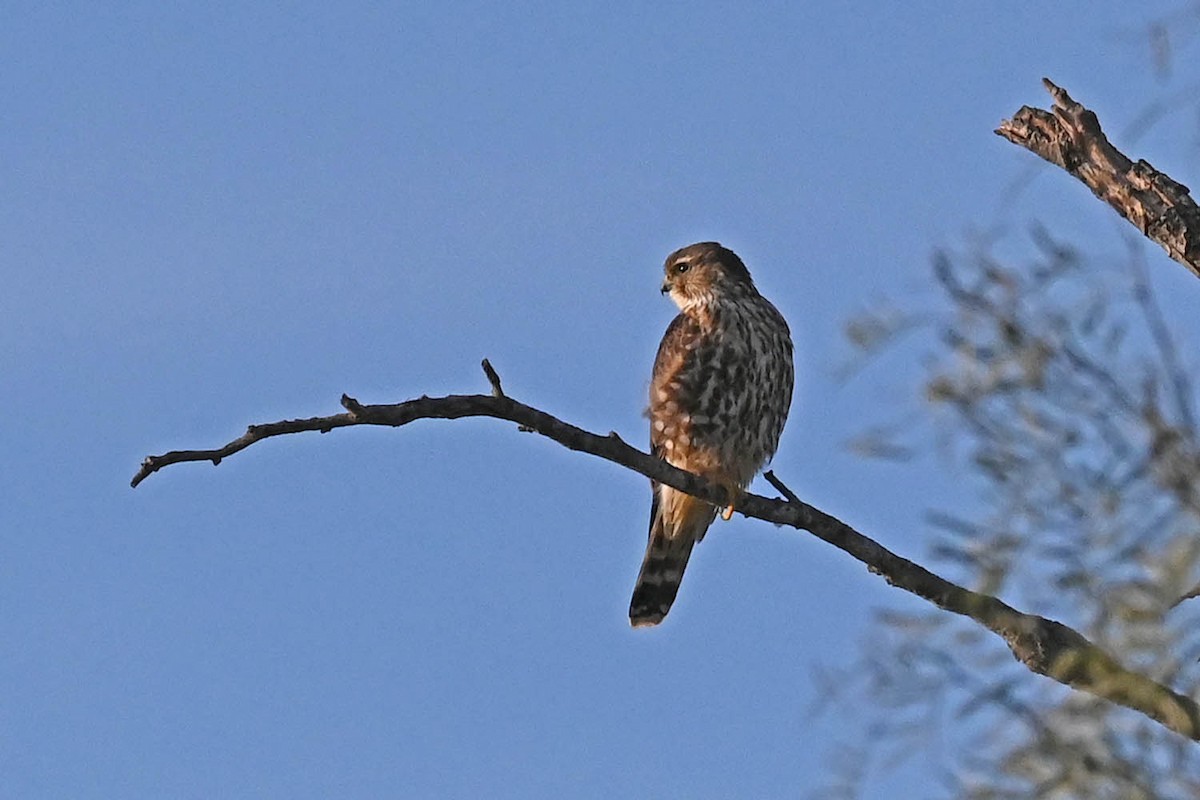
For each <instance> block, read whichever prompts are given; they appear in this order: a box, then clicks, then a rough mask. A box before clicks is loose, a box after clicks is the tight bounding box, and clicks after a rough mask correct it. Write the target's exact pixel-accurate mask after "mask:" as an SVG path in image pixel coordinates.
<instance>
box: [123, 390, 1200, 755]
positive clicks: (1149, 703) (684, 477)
mask: <svg viewBox="0 0 1200 800" xmlns="http://www.w3.org/2000/svg"><path fill="white" fill-rule="evenodd" d="M495 388H496V383H493V389H495ZM342 406H343V408H345V409H346V413H344V414H336V415H333V416H328V417H312V418H309V419H299V420H285V421H282V422H275V423H270V424H267V425H252V426H250V428H248V429H247V431H246V433H245V434H243V435H242V436H241V437H239V438H237V439H235V440H233V441H232V442H229V443H228V444H226V445H225V446H223V447H220V448H217V449H215V450H176V451H172V452H169V453H165V454H163V455H159V456H149V457H147V458H146V460H145V461H143V462H142V466H141V469H139V470H138V473H137V475H136V476H134V479H133V485H134V486H137V485H138V484H139V483H141V482H142V481H143V480H145V478H147V477H148V476H149V475H151V474H152V473H154V472H157V471H158V470H160V469H162V468H163V467H165V466H168V465H170V464H178V463H182V462H187V461H211V462H212V463H213V464H220V463H221V460H222V459H224V458H225V457H227V456H230V455H232V454H234V453H236V452H238V451H240V450H243V449H245V448H246V447H249V446H250V445H251V444H254V443H255V442H258V441H261V440H263V439H268V438H271V437H274V436H282V435H285V434H292V433H299V432H302V431H321V432H328V431H331V430H333V429H334V428H344V427H348V426H350V425H387V426H391V427H398V426H401V425H407V424H408V423H410V422H413V421H415V420H419V419H460V418H463V417H493V418H496V419H504V420H508V421H510V422H515V423H517V424H518V425H520V426H522V427H525V428H528V429H530V430H532V431H534V432H536V433H538V434H541V435H542V436H545V437H547V438H549V439H553V440H554V441H556V442H558V443H559V444H561V445H563V446H564V447H567V448H569V449H571V450H577V451H579V452H584V453H590V454H592V455H594V456H598V457H600V458H603V459H605V460H607V461H611V462H613V463H614V464H619V465H621V466H623V467H626V468H627V469H631V470H633V471H635V472H638V473H640V474H642V475H645V476H646V477H648V478H651V479H653V480H656V481H659V482H660V483H665V484H667V485H668V486H672V487H674V488H676V489H679V490H681V491H684V492H687V493H688V494H691V495H694V496H696V497H699V498H702V499H704V500H707V501H708V502H710V503H713V504H714V505H725V504H726V503H727V501H728V498H727V496H726V493H725V490H724V489H723V488H721V487H718V486H716V485H714V484H711V483H709V482H708V481H706V480H705V479H703V478H701V477H700V476H698V475H693V474H691V473H689V472H684V471H683V470H680V469H677V468H675V467H673V466H671V465H670V464H668V463H667V462H666V461H663V460H661V459H659V458H656V457H654V456H651V455H650V454H648V453H644V452H642V451H640V450H638V449H636V448H634V447H630V446H629V445H628V444H626V443H625V442H624V441H622V440H621V438H620V437H618V436H617V435H616V434H615V433H611V434H609V435H607V436H600V435H598V434H595V433H591V432H589V431H585V430H583V429H582V428H578V427H576V426H574V425H571V424H569V423H567V422H563V421H562V420H560V419H558V418H556V417H554V416H551V415H550V414H548V413H546V412H545V411H541V410H539V409H536V408H532V407H530V406H527V405H525V404H523V403H519V402H517V401H516V400H513V399H512V398H510V397H507V396H503V395H497V394H493V395H450V396H447V397H419V398H417V399H415V400H409V401H406V402H403V403H396V404H394V405H362V404H361V403H359V402H358V401H357V400H354V399H353V398H351V397H348V396H346V395H343V396H342ZM768 480H769V481H771V483H772V485H774V486H775V488H776V489H778V490H779V491H780V492H781V493H783V494H784V496H785V497H787V498H788V499H787V500H772V499H769V498H766V497H761V496H758V495H753V494H748V493H747V494H744V495H742V497H741V498H740V499H738V501H737V503H736V507H737V510H738V511H739V512H741V513H742V514H743V515H745V516H747V517H753V518H755V519H761V520H765V521H767V522H773V523H775V524H777V525H786V526H789V527H792V528H797V529H800V530H806V531H809V532H810V533H812V534H814V535H816V536H817V537H819V538H821V539H823V540H825V541H826V542H828V543H830V544H832V545H833V546H834V547H837V548H839V549H840V550H843V551H844V552H846V553H848V554H850V555H851V556H853V557H854V558H856V559H858V560H859V561H861V562H862V563H863V564H865V565H866V566H867V567H868V569H869V570H870V571H871V572H874V573H876V574H878V575H882V576H883V577H884V579H886V580H887V581H888V583H890V584H892V585H893V586H896V587H899V588H901V589H904V590H905V591H907V592H910V593H912V594H915V595H917V596H918V597H922V598H924V599H926V600H928V601H930V602H931V603H933V604H935V605H937V606H938V607H940V608H942V609H945V610H947V611H951V612H953V613H955V614H961V615H963V616H966V617H969V618H971V619H973V620H975V621H976V622H978V623H979V624H980V625H983V626H984V627H986V628H988V629H989V630H991V631H992V632H994V633H996V634H997V635H998V636H1000V637H1001V638H1002V639H1004V641H1005V643H1006V644H1007V645H1008V647H1009V649H1010V650H1012V652H1013V655H1015V656H1016V658H1017V659H1018V660H1019V661H1020V662H1021V663H1023V664H1024V665H1025V666H1026V667H1028V668H1029V669H1030V670H1032V671H1034V672H1037V673H1039V674H1042V675H1046V676H1048V677H1050V678H1053V679H1054V680H1056V681H1058V682H1060V683H1062V684H1065V685H1067V686H1070V687H1072V688H1075V689H1078V690H1081V691H1085V692H1089V693H1091V694H1094V695H1097V696H1099V697H1102V698H1106V699H1108V700H1110V701H1112V702H1114V703H1119V704H1121V705H1124V706H1128V707H1129V708H1132V709H1134V710H1136V711H1139V712H1141V713H1143V714H1145V715H1146V716H1148V717H1150V718H1151V719H1154V720H1156V721H1158V722H1159V723H1161V724H1162V725H1164V726H1165V727H1167V728H1168V729H1170V730H1172V731H1175V732H1176V733H1179V734H1181V735H1183V736H1186V737H1188V738H1190V739H1194V740H1197V741H1200V706H1197V704H1196V703H1195V702H1194V701H1192V700H1191V699H1190V698H1188V697H1185V696H1183V695H1180V694H1178V693H1176V692H1174V691H1172V690H1171V689H1169V688H1168V687H1166V686H1163V685H1162V684H1159V683H1156V682H1155V681H1152V680H1150V679H1148V678H1146V677H1143V676H1141V675H1138V674H1136V673H1133V672H1130V671H1129V670H1127V669H1125V668H1124V667H1122V666H1121V665H1119V664H1118V663H1117V662H1116V661H1115V660H1114V659H1113V658H1112V657H1111V656H1109V655H1108V654H1107V653H1105V652H1104V651H1103V650H1101V649H1100V648H1098V647H1096V646H1095V645H1094V644H1092V643H1091V642H1090V641H1088V640H1087V639H1086V638H1084V637H1083V636H1082V635H1081V634H1079V633H1078V632H1077V631H1075V630H1073V629H1072V628H1069V627H1067V626H1066V625H1063V624H1061V623H1058V622H1055V621H1054V620H1050V619H1045V618H1043V617H1039V616H1036V615H1031V614H1024V613H1021V612H1019V611H1017V610H1015V609H1013V608H1011V607H1010V606H1008V605H1006V604H1005V603H1003V602H1002V601H1000V600H999V599H997V598H995V597H992V596H990V595H984V594H979V593H976V592H972V591H970V590H968V589H964V588H963V587H961V586H958V585H956V584H953V583H951V582H949V581H947V580H945V579H943V578H941V577H939V576H938V575H935V574H934V573H932V572H930V571H929V570H927V569H925V568H924V567H922V566H920V565H918V564H914V563H913V562H911V561H909V560H907V559H905V558H902V557H900V556H898V555H896V554H895V553H893V552H891V551H890V550H888V549H887V548H885V547H883V546H882V545H880V544H879V543H878V542H875V541H874V540H872V539H869V538H867V537H866V536H863V535H862V534H861V533H859V532H858V531H855V530H854V529H853V528H851V527H850V526H848V525H846V524H845V523H843V522H841V521H840V520H838V519H836V518H835V517H833V516H830V515H829V514H826V513H825V512H823V511H821V510H819V509H817V508H814V507H813V506H811V505H808V504H807V503H804V502H802V501H801V500H799V499H798V498H797V497H796V496H795V494H794V493H792V492H791V490H789V489H788V488H787V487H786V486H785V485H784V484H783V482H782V481H780V480H779V479H778V478H776V477H775V476H774V474H770V475H769V476H768Z"/></svg>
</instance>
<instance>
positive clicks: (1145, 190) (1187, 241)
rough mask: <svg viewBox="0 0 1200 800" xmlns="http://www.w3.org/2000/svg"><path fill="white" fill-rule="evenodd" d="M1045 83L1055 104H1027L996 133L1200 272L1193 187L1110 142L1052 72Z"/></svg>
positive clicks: (1199, 220) (1199, 223)
mask: <svg viewBox="0 0 1200 800" xmlns="http://www.w3.org/2000/svg"><path fill="white" fill-rule="evenodd" d="M1042 83H1043V84H1044V85H1045V86H1046V90H1047V91H1049V92H1050V96H1051V97H1052V98H1054V105H1053V107H1052V109H1051V110H1050V111H1044V110H1042V109H1039V108H1030V107H1029V106H1022V107H1021V109H1020V110H1019V111H1017V113H1016V114H1014V115H1013V118H1012V119H1010V120H1005V121H1004V122H1002V123H1000V127H999V128H997V129H996V133H997V134H999V135H1000V136H1003V137H1004V138H1005V139H1008V140H1009V141H1010V142H1012V143H1013V144H1018V145H1020V146H1021V147H1024V148H1025V149H1026V150H1029V151H1030V152H1032V153H1034V154H1036V155H1039V156H1041V157H1042V158H1044V159H1045V160H1047V161H1049V162H1050V163H1051V164H1057V165H1058V166H1060V167H1062V168H1063V169H1065V170H1066V171H1067V172H1069V173H1071V174H1072V175H1074V176H1075V177H1076V178H1078V179H1079V180H1081V181H1083V183H1085V184H1086V185H1087V187H1088V188H1089V189H1091V190H1092V192H1093V193H1094V194H1095V195H1096V196H1097V197H1099V198H1100V199H1101V200H1103V201H1104V202H1106V203H1108V204H1109V205H1110V206H1112V207H1113V208H1114V209H1116V211H1117V213H1118V214H1120V215H1121V216H1123V217H1125V219H1127V220H1129V221H1130V222H1132V223H1133V225H1134V226H1135V227H1136V228H1137V229H1138V230H1139V231H1141V233H1142V234H1143V235H1144V236H1146V237H1148V238H1149V239H1151V240H1152V241H1155V242H1157V243H1158V244H1160V245H1162V247H1163V249H1165V250H1166V251H1167V254H1168V255H1170V256H1171V258H1173V259H1175V260H1176V261H1178V262H1179V263H1180V264H1183V265H1184V266H1185V267H1187V268H1188V269H1190V270H1191V271H1192V273H1193V274H1195V275H1196V276H1197V277H1200V206H1197V205H1196V202H1195V201H1194V200H1193V199H1192V197H1191V195H1190V194H1189V191H1188V188H1187V187H1186V186H1184V185H1183V184H1181V183H1177V182H1176V181H1174V180H1172V179H1171V178H1170V177H1169V176H1167V175H1166V174H1165V173H1162V172H1159V171H1158V170H1156V169H1155V168H1154V167H1152V166H1151V165H1150V164H1149V163H1147V162H1146V161H1143V160H1139V161H1137V162H1136V163H1134V162H1133V161H1132V160H1130V159H1129V158H1128V157H1127V156H1126V155H1125V154H1123V153H1122V152H1121V151H1119V150H1117V149H1116V148H1115V147H1113V146H1112V144H1111V143H1109V141H1108V138H1107V137H1106V136H1105V135H1104V132H1103V131H1102V130H1101V129H1100V120H1099V119H1098V118H1097V117H1096V115H1095V113H1093V112H1092V111H1090V110H1089V109H1087V108H1085V107H1084V106H1082V105H1080V104H1079V103H1077V102H1075V101H1074V100H1072V99H1071V96H1070V95H1069V94H1067V92H1066V90H1065V89H1062V88H1060V87H1058V86H1055V85H1054V83H1052V82H1051V81H1050V79H1049V78H1043V79H1042Z"/></svg>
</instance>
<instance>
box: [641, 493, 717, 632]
mask: <svg viewBox="0 0 1200 800" xmlns="http://www.w3.org/2000/svg"><path fill="white" fill-rule="evenodd" d="M715 514H716V510H715V509H714V508H713V507H712V506H711V505H709V504H708V503H705V502H703V501H702V500H697V499H696V498H694V497H691V496H689V495H686V494H683V493H682V492H678V491H676V490H675V489H672V488H670V487H669V486H658V487H656V488H655V496H654V505H653V507H652V508H651V519H650V542H649V544H647V545H646V557H645V559H643V561H642V571H641V573H640V574H639V575H638V579H637V584H636V585H635V586H634V587H633V600H632V601H630V603H629V622H630V624H631V625H633V627H635V628H641V627H645V626H649V625H657V624H658V623H660V622H662V621H663V618H664V617H665V616H667V612H668V611H670V610H671V604H672V603H674V602H675V595H676V594H678V592H679V584H680V582H681V581H682V580H683V571H684V569H686V568H687V563H688V558H689V557H691V555H692V547H694V546H695V544H696V542H698V541H699V540H700V539H702V538H703V537H704V532H705V531H706V530H708V526H709V525H710V524H712V521H713V517H714V516H715Z"/></svg>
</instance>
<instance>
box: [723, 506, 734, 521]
mask: <svg viewBox="0 0 1200 800" xmlns="http://www.w3.org/2000/svg"><path fill="white" fill-rule="evenodd" d="M721 519H723V520H725V521H726V522H729V520H731V519H733V506H726V507H725V510H724V511H722V512H721Z"/></svg>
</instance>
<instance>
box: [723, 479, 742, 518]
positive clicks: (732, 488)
mask: <svg viewBox="0 0 1200 800" xmlns="http://www.w3.org/2000/svg"><path fill="white" fill-rule="evenodd" d="M721 486H723V487H724V488H725V498H726V499H727V500H728V501H729V505H727V506H725V509H724V510H723V511H722V512H721V519H723V520H725V521H726V522H729V520H731V519H733V512H734V511H735V510H736V509H735V508H734V502H733V501H734V498H736V497H737V496H738V494H739V493H740V492H741V490H740V488H739V487H738V485H737V484H735V483H728V482H726V481H721Z"/></svg>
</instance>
